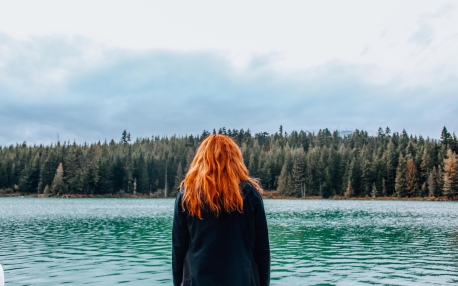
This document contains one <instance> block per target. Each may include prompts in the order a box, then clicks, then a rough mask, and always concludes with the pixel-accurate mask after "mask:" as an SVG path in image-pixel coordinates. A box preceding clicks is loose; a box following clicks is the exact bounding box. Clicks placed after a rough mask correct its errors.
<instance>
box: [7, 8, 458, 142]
mask: <svg viewBox="0 0 458 286" xmlns="http://www.w3.org/2000/svg"><path fill="white" fill-rule="evenodd" d="M457 118H458V3H457V2H455V1H440V0H428V1H422V0H414V1H408V0H403V1H398V0H396V1H391V0H380V1H365V0H361V1H356V0H346V1H338V0H336V1H330V0H323V1H304V0H300V1H290V0H285V1H266V0H263V1H234V0H232V1H224V2H223V1H200V0H194V1H150V0H148V1H137V0H130V1H113V0H110V1H102V0H99V1H85V0H78V1H59V0H57V1H48V0H40V1H22V0H15V1H2V2H0V145H2V146H6V145H9V144H15V143H17V142H23V141H27V143H29V144H40V143H44V144H50V143H52V142H56V141H57V136H59V138H60V140H61V141H64V140H66V141H74V140H75V141H76V142H78V143H83V142H95V141H98V140H101V141H103V140H105V139H107V140H111V139H115V140H116V141H118V140H119V139H120V137H121V133H122V131H123V130H124V129H127V130H128V131H129V132H130V133H131V134H132V137H133V138H137V137H151V136H152V135H160V136H163V135H174V134H176V135H184V134H194V135H195V134H201V132H202V131H203V130H204V129H205V130H209V131H211V130H213V128H216V129H218V128H219V127H223V126H224V127H226V128H231V129H232V128H236V129H240V128H244V129H248V128H249V129H250V130H252V131H253V132H261V131H266V132H269V133H273V132H276V131H277V130H278V128H279V126H280V125H283V128H284V130H285V131H287V132H290V131H292V130H307V131H317V130H319V129H321V128H329V129H330V130H355V129H360V130H361V129H363V130H366V131H368V132H369V133H371V134H374V133H375V132H376V130H377V129H378V127H380V126H381V127H383V128H385V127H386V126H389V127H390V128H391V129H392V130H393V131H397V132H401V131H402V129H406V131H407V132H408V133H409V134H414V135H422V136H424V137H427V136H429V137H432V138H439V136H440V132H441V130H442V128H443V126H444V125H445V126H446V127H447V128H448V130H449V131H450V132H458V120H457Z"/></svg>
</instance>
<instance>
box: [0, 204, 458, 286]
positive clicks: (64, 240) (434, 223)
mask: <svg viewBox="0 0 458 286" xmlns="http://www.w3.org/2000/svg"><path fill="white" fill-rule="evenodd" d="M265 206H266V213H267V216H268V222H269V231H270V240H271V249H272V283H271V284H272V285H288V286H292V285H455V284H457V283H458V204H456V203H445V202H383V201H324V200H323V201H301V200H297V201H287V200H267V201H265ZM172 211H173V200H170V199H168V200H166V199H164V200H162V199H157V200H147V199H144V200H142V199H33V198H30V199H29V198H25V199H20V198H0V218H1V220H0V229H1V233H2V235H1V236H0V246H1V248H0V263H1V264H2V265H3V266H4V269H5V275H6V285H7V286H12V285H65V284H71V285H118V284H124V285H140V286H141V285H162V284H163V285H170V284H171V258H170V256H171V241H170V237H171V223H172V221H171V218H172Z"/></svg>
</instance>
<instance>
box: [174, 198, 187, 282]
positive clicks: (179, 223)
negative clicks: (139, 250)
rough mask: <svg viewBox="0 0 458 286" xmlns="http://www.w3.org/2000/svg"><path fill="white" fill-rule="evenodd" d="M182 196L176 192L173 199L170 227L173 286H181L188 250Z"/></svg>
mask: <svg viewBox="0 0 458 286" xmlns="http://www.w3.org/2000/svg"><path fill="white" fill-rule="evenodd" d="M181 200H182V194H181V192H178V195H177V198H176V199H175V209H174V214H173V226H172V272H173V285H181V282H182V280H183V265H184V260H185V256H186V253H187V251H188V249H189V231H188V227H187V221H186V213H185V212H183V210H182V208H181Z"/></svg>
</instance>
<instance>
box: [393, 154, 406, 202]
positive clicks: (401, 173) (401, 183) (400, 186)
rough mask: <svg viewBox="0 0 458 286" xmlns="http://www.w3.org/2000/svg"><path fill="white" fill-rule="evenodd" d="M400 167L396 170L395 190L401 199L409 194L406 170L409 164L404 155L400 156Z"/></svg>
mask: <svg viewBox="0 0 458 286" xmlns="http://www.w3.org/2000/svg"><path fill="white" fill-rule="evenodd" d="M398 162H399V163H398V166H397V168H396V180H395V187H394V188H395V190H396V195H397V196H398V197H399V198H403V197H405V196H406V194H407V192H406V191H407V184H406V170H407V166H406V165H407V163H406V159H405V158H404V156H402V153H401V154H400V155H399V161H398Z"/></svg>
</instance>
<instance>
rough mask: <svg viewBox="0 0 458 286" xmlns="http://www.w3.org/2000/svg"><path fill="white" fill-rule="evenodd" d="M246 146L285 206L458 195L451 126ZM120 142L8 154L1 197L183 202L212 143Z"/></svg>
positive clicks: (11, 149)
mask: <svg viewBox="0 0 458 286" xmlns="http://www.w3.org/2000/svg"><path fill="white" fill-rule="evenodd" d="M213 133H218V134H226V135H228V136H230V137H232V138H233V139H234V140H235V142H236V143H237V144H238V145H239V146H240V148H241V151H242V154H243V158H244V161H245V164H246V165H247V167H248V170H249V172H250V176H252V177H255V178H259V180H260V181H261V184H262V187H263V188H264V189H265V191H266V193H268V192H270V191H276V193H278V194H279V195H281V196H284V197H298V198H299V197H322V198H330V197H342V198H351V197H354V198H367V197H369V198H377V197H393V198H421V197H424V198H426V197H428V198H443V199H455V198H456V197H457V195H458V164H457V161H458V157H457V152H458V140H457V138H456V135H455V134H454V133H453V134H450V133H449V132H448V131H447V129H446V127H444V128H443V130H442V132H441V137H440V139H439V140H435V139H429V138H426V139H425V138H423V137H421V136H419V137H417V136H409V135H408V134H407V132H406V131H405V130H403V131H402V132H401V133H397V132H391V130H390V129H389V128H388V127H387V128H386V129H382V128H379V130H378V133H377V134H376V135H374V136H370V135H369V134H368V133H367V132H366V131H360V130H355V131H353V132H351V133H349V134H347V135H345V136H343V135H341V134H340V133H339V132H338V131H334V132H331V131H329V130H328V129H322V130H319V131H318V132H317V133H310V132H306V131H300V132H297V131H293V132H291V133H289V134H288V133H286V132H284V131H283V128H282V127H281V126H280V129H279V131H278V132H276V133H275V134H269V133H267V132H263V133H256V134H252V133H251V132H250V131H249V130H246V131H245V130H243V129H240V130H235V129H233V130H230V129H228V130H226V128H224V127H223V128H220V129H219V130H213ZM210 134H211V133H210V132H208V131H203V132H202V134H201V135H198V136H192V135H189V136H188V135H186V136H181V137H178V136H172V137H159V136H156V137H155V136H152V137H151V138H138V139H136V140H131V138H130V134H129V133H128V132H127V131H126V130H124V132H122V134H121V136H120V140H119V141H118V142H116V141H115V140H111V141H110V142H103V143H101V142H98V143H92V144H83V145H79V144H76V143H70V142H57V143H56V144H52V145H50V146H43V145H39V146H28V145H27V143H25V142H24V143H23V144H17V145H11V146H7V147H0V195H14V194H16V195H17V194H19V195H39V196H102V197H103V196H151V197H164V196H166V197H171V196H175V195H176V192H177V190H178V186H179V184H180V182H181V181H182V180H183V178H184V176H185V174H186V171H187V168H188V166H189V164H190V163H191V161H192V159H193V157H194V154H195V151H196V149H197V148H198V146H199V144H200V142H201V141H202V140H203V139H204V138H205V137H207V136H208V135H210Z"/></svg>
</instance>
